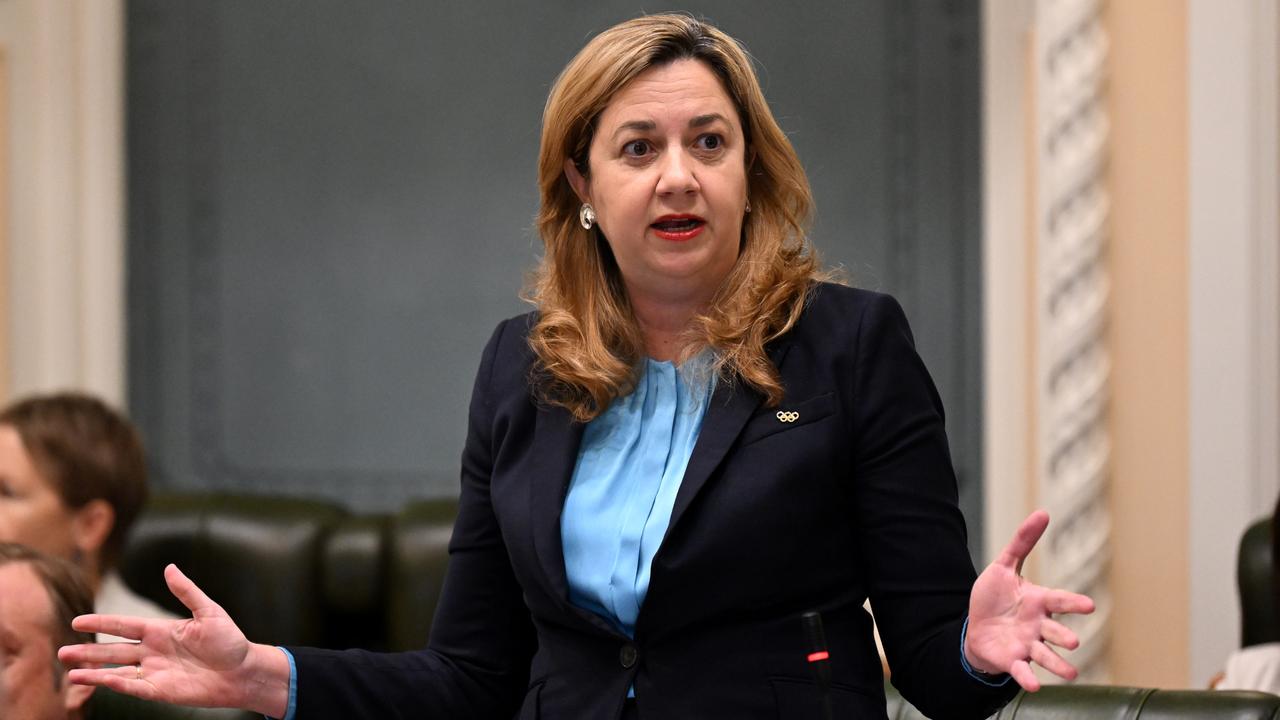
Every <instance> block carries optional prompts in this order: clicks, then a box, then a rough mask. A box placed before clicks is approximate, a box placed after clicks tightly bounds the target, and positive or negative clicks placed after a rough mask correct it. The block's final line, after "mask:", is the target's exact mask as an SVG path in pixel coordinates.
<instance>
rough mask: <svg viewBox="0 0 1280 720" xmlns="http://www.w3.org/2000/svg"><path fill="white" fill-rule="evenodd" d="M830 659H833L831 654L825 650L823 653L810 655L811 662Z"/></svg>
mask: <svg viewBox="0 0 1280 720" xmlns="http://www.w3.org/2000/svg"><path fill="white" fill-rule="evenodd" d="M829 657H831V653H829V652H827V651H826V650H823V651H822V652H815V653H809V662H818V661H819V660H826V659H827V658H829Z"/></svg>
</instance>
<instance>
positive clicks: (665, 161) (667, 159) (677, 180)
mask: <svg viewBox="0 0 1280 720" xmlns="http://www.w3.org/2000/svg"><path fill="white" fill-rule="evenodd" d="M658 162H659V163H660V166H659V169H658V170H659V175H658V187H657V191H658V194H659V195H674V194H679V193H684V194H691V193H695V192H697V191H698V190H699V185H698V178H697V176H696V175H695V174H694V161H693V158H690V157H689V155H688V154H687V153H685V152H684V151H683V150H682V149H680V150H671V151H668V152H665V153H663V154H662V157H661V159H659V161H658Z"/></svg>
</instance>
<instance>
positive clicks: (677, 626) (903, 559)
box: [294, 285, 1017, 720]
mask: <svg viewBox="0 0 1280 720" xmlns="http://www.w3.org/2000/svg"><path fill="white" fill-rule="evenodd" d="M531 321H532V316H523V317H518V318H514V319H512V320H508V321H506V322H504V323H502V324H501V325H500V326H499V327H498V328H497V330H496V331H495V332H494V334H493V337H492V339H491V340H490V341H489V344H488V346H487V347H486V348H485V351H484V358H483V360H482V361H481V364H480V371H479V374H478V377H477V379H476V385H475V391H474V395H473V398H472V402H471V411H470V425H469V432H468V436H467V443H466V449H465V451H464V452H463V457H462V492H461V498H460V506H459V513H458V519H457V523H456V525H455V527H454V532H453V539H452V541H451V544H450V561H449V570H448V576H447V579H446V582H445V586H444V591H443V596H442V598H441V601H440V606H439V610H438V613H437V615H436V619H435V622H434V624H433V630H432V636H431V639H430V644H429V647H428V648H427V649H425V650H423V651H420V652H416V653H407V654H400V655H376V654H371V653H365V652H362V651H346V652H334V651H319V650H307V649H297V650H295V651H294V654H295V657H296V659H297V670H298V674H297V678H298V703H299V704H298V707H299V718H300V720H310V718H315V717H343V718H345V717H415V718H417V717H422V718H495V719H497V718H502V719H504V720H505V719H506V718H512V717H518V718H544V719H545V718H554V719H559V718H591V719H594V718H617V717H618V716H619V714H620V710H621V706H622V702H623V699H624V697H625V696H626V694H627V689H628V688H629V687H631V686H633V685H634V687H635V693H636V697H637V699H638V704H639V710H640V715H641V717H644V718H662V719H679V718H734V719H739V718H761V719H763V718H769V719H770V720H774V719H778V718H781V719H784V720H796V719H797V718H809V717H812V718H818V717H821V716H820V714H819V706H818V700H817V697H818V695H817V690H816V689H815V687H814V685H813V682H812V675H811V669H810V667H809V665H808V663H807V662H806V654H807V651H808V650H807V646H806V643H805V640H804V634H803V631H802V626H801V622H800V619H799V618H800V615H801V614H802V613H804V612H805V611H808V610H818V611H820V612H821V613H822V617H823V620H824V623H825V626H826V638H827V641H828V646H829V648H830V653H831V661H830V663H831V673H832V690H831V692H832V700H833V705H834V707H835V709H836V716H837V717H842V718H846V717H847V718H853V717H857V718H877V717H879V718H883V717H884V716H885V703H884V696H883V684H882V674H881V667H880V661H879V658H878V656H877V653H876V649H875V645H874V643H873V642H872V635H871V620H870V618H868V616H867V614H866V613H865V611H864V610H863V609H862V603H863V600H864V599H866V598H868V597H870V598H871V603H872V607H873V609H874V611H875V613H876V618H877V621H878V622H879V626H880V632H881V636H882V638H883V641H884V645H885V649H886V651H887V653H888V658H889V663H890V665H891V667H892V668H893V682H894V684H895V685H896V686H897V687H898V688H899V690H901V692H902V694H903V695H904V696H905V697H906V698H907V699H908V700H910V701H911V702H912V703H914V704H915V705H916V706H917V707H918V708H920V709H921V710H923V711H924V712H925V713H927V714H929V715H932V716H933V717H936V718H944V717H956V718H960V717H969V718H979V717H986V716H987V715H988V714H989V713H990V712H992V711H993V710H994V709H995V708H998V707H999V706H1000V705H1002V704H1003V703H1004V702H1006V701H1007V700H1008V699H1009V698H1010V697H1011V696H1012V695H1013V693H1014V692H1015V691H1016V690H1017V686H1016V685H1015V684H1013V683H1009V684H1008V685H1007V686H1005V687H1004V688H1000V689H993V688H990V687H988V686H986V685H984V684H982V683H980V682H979V681H977V680H975V679H974V678H972V677H970V676H969V675H968V674H966V673H965V672H964V670H963V669H962V667H961V664H960V653H961V649H960V632H961V624H962V621H963V619H964V616H965V613H966V611H967V608H968V595H969V589H970V587H971V586H972V584H973V580H974V570H973V566H972V564H971V562H970V560H969V556H968V552H967V550H966V545H965V524H964V518H963V517H962V516H961V514H960V511H959V510H958V509H957V506H956V486H955V477H954V474H953V472H952V469H951V461H950V456H949V453H948V449H947V441H946V437H945V435H944V433H943V417H942V407H941V404H940V402H939V399H938V396H937V392H936V391H935V389H934V386H933V383H932V381H931V380H930V378H929V375H928V373H927V371H926V370H925V368H924V365H923V364H922V363H921V361H920V358H919V356H918V355H917V354H916V352H915V349H914V344H913V341H912V338H911V333H910V330H909V329H908V327H907V322H906V318H905V317H904V315H903V313H902V310H901V308H900V307H899V306H898V304H897V303H896V302H895V301H894V300H893V299H892V298H889V297H888V296H885V295H878V294H875V293H870V292H865V291H860V290H854V289H849V288H844V287H839V286H834V285H819V286H817V287H815V288H814V290H813V292H812V293H811V297H810V300H809V304H808V306H807V308H806V309H805V311H804V314H803V316H802V317H801V319H800V321H799V322H798V323H797V325H796V326H795V328H794V329H793V330H792V331H791V332H790V333H788V334H787V335H786V336H785V337H783V338H781V339H780V340H778V341H776V342H775V343H773V344H772V345H771V347H770V349H769V352H770V356H771V358H772V359H773V361H774V363H775V364H776V365H777V367H778V369H779V370H780V372H781V373H782V379H783V383H784V386H785V388H786V397H785V399H784V400H783V402H782V404H781V405H780V406H779V407H764V406H763V403H762V401H761V398H760V396H759V395H758V394H757V393H755V392H753V391H751V390H750V389H748V388H746V387H745V386H743V385H742V384H741V383H737V384H735V383H730V382H723V381H722V382H720V383H718V384H717V388H716V391H715V394H714V395H713V397H712V400H711V405H710V407H709V408H708V410H707V414H706V417H705V419H704V421H703V425H702V430H701V435H700V437H699V439H698V443H697V446H696V448H695V449H694V452H693V456H692V458H691V459H690V461H689V466H688V469H687V471H686V472H685V476H684V480H683V482H682V484H681V486H680V490H679V494H678V495H677V498H676V503H675V509H674V511H673V513H672V517H671V524H670V526H669V529H668V531H667V534H666V537H665V538H664V540H663V542H662V547H661V548H660V549H659V551H658V553H657V556H656V557H655V558H654V560H653V566H652V573H651V581H650V585H649V591H648V595H647V596H646V598H645V601H644V605H643V607H642V608H641V611H640V615H639V618H638V620H637V622H636V636H635V639H634V640H629V639H628V638H626V637H625V636H622V635H620V634H619V633H618V632H617V631H616V630H614V629H613V628H612V627H611V626H610V624H609V623H607V622H605V621H604V620H602V619H600V618H599V617H597V616H595V615H593V614H592V613H590V612H587V611H584V610H581V609H579V608H577V607H575V606H573V605H571V604H570V603H569V600H568V590H567V584H566V580H565V568H564V560H563V554H562V551H561V546H560V510H561V506H562V504H563V501H564V497H565V492H566V489H567V486H568V482H569V478H570V475H571V473H572V471H573V467H574V463H575V460H576V457H577V452H578V445H579V442H580V440H581V437H582V425H581V424H578V423H573V422H571V421H570V419H569V416H568V414H567V413H566V412H565V411H563V410H562V409H559V408H551V407H546V406H540V405H539V404H538V403H537V402H535V400H534V399H533V398H532V396H531V395H530V390H529V377H530V372H531V368H532V363H533V356H532V353H531V351H530V349H529V347H528V344H527V342H526V334H527V330H528V327H529V323H530V322H531ZM779 412H790V413H796V414H797V416H796V419H795V420H794V421H792V422H783V421H782V420H780V419H779V417H778V414H779Z"/></svg>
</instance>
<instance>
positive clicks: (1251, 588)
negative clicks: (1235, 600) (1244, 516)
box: [1236, 517, 1280, 647]
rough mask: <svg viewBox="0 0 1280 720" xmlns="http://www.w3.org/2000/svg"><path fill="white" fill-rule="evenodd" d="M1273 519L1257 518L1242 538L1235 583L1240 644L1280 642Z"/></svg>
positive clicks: (1279, 614) (1279, 609) (1246, 645)
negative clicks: (1273, 558)
mask: <svg viewBox="0 0 1280 720" xmlns="http://www.w3.org/2000/svg"><path fill="white" fill-rule="evenodd" d="M1271 554H1272V538H1271V518H1270V517H1265V518H1262V519H1261V520H1258V521H1256V522H1255V523H1253V524H1252V525H1250V526H1249V528H1248V529H1247V530H1245V532H1244V535H1243V536H1241V538H1240V551H1239V554H1238V555H1237V557H1236V584H1237V586H1238V588H1239V592H1240V647H1249V646H1250V645H1261V644H1262V643H1268V642H1278V641H1280V608H1277V607H1276V586H1275V582H1276V578H1275V569H1274V568H1275V566H1274V564H1273V560H1272V557H1271Z"/></svg>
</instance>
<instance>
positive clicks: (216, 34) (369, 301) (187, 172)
mask: <svg viewBox="0 0 1280 720" xmlns="http://www.w3.org/2000/svg"><path fill="white" fill-rule="evenodd" d="M689 9H690V10H692V11H693V12H695V13H698V14H703V15H705V16H707V17H708V18H710V19H711V20H713V21H714V22H716V23H717V24H719V25H720V26H721V27H723V28H724V29H725V30H727V31H728V32H729V33H731V34H733V35H735V36H737V37H738V38H740V39H741V40H743V41H744V42H745V43H746V45H747V46H748V48H749V50H750V51H751V52H752V54H753V55H754V56H755V58H756V59H757V61H758V62H759V65H760V69H761V74H762V80H763V82H764V84H765V88H766V92H767V94H768V96H769V99H770V102H771V103H772V105H773V108H774V110H775V113H776V114H777V115H778V117H779V119H780V121H781V123H782V125H783V127H784V128H785V129H786V130H787V131H788V133H789V134H790V136H791V138H792V140H793V142H794V143H795V145H796V147H797V149H798V151H799V152H800V155H801V157H802V159H803V160H804V162H805V165H806V167H807V168H808V170H809V172H810V179H811V181H812V183H813V186H814V190H815V194H816V198H817V208H818V216H817V221H816V224H815V227H814V233H813V235H814V239H815V242H816V243H817V245H818V247H819V248H820V249H821V251H822V252H823V256H824V258H825V259H826V260H827V261H828V262H829V263H832V264H837V265H841V266H843V267H844V269H845V271H846V274H847V276H848V278H849V280H850V281H852V282H853V283H854V284H856V285H861V286H864V287H871V288H875V289H880V290H885V291H889V292H892V293H894V294H896V295H897V296H898V297H899V298H900V299H901V300H902V301H903V304H904V305H905V306H906V308H907V311H908V314H909V316H910V317H911V320H912V323H913V325H914V327H915V330H916V336H917V340H918V342H919V345H920V348H921V352H922V353H923V354H924V356H925V359H926V361H927V362H928V363H929V366H930V368H931V369H932V371H933V373H934V375H935V378H936V379H937V381H938V385H939V388H940V390H941V392H942V395H943V399H944V402H945V403H946V405H947V408H948V418H949V421H948V429H949V432H950V435H951V439H952V445H953V448H952V450H953V455H954V456H955V459H956V463H957V468H958V471H959V473H960V477H961V488H962V505H963V507H964V509H965V512H966V515H967V516H968V518H969V520H970V524H971V535H972V537H973V539H974V542H975V543H976V541H977V540H978V539H979V538H980V537H981V534H980V532H979V529H980V522H981V518H980V509H981V502H980V498H979V495H978V492H979V487H978V478H979V476H980V450H981V446H980V438H981V433H980V430H981V409H980V398H981V387H980V354H979V352H980V341H981V336H980V333H981V328H980V327H979V319H980V305H979V300H980V295H979V282H978V281H979V267H980V266H979V256H978V249H979V227H978V222H979V219H978V211H979V198H978V195H977V193H978V187H979V168H978V159H979V153H978V146H977V142H978V107H979V98H978V86H977V79H978V77H979V65H978V62H979V60H978V57H979V56H978V49H979V43H978V14H977V3H976V2H939V1H933V0H930V1H925V0H918V1H907V0H862V1H859V2H843V1H838V0H827V1H825V2H806V3H797V4H796V5H794V6H792V5H789V4H785V3H777V2H762V1H758V0H756V1H747V2H730V1H729V0H720V1H717V2H701V3H693V4H692V5H691V6H690V7H689ZM637 12H638V8H637V7H636V6H635V5H634V4H632V3H630V2H619V1H617V0H609V1H607V2H592V3H576V2H550V3H541V4H536V5H535V4H524V3H492V2H470V3H447V4H445V3H433V4H420V3H392V2H375V3H350V2H338V1H336V0H309V1H308V2H270V3H263V2H256V1H254V2H250V1H247V0H237V1H224V2H216V3H214V2H193V1H176V0H132V1H131V2H130V3H129V8H128V33H129V37H128V88H129V90H128V92H129V99H128V113H129V120H128V132H129V151H128V158H129V170H128V172H129V183H130V200H129V222H130V227H129V273H130V277H129V310H130V338H129V352H130V355H129V378H130V391H129V397H130V405H131V410H132V412H133V413H134V415H135V417H136V418H137V420H138V422H139V423H140V424H141V426H142V427H143V429H144V431H145V433H146V435H147V439H148V441H149V444H150V448H151V456H152V461H153V466H154V468H155V474H156V476H157V481H158V482H160V483H163V484H166V485H170V486H176V487H183V486H201V487H222V488H228V489H250V490H258V491H263V492H285V493H307V494H318V495H323V496H327V497H334V498H338V499H341V500H344V501H345V502H347V503H348V504H350V505H352V506H353V507H356V508H361V509H381V508H388V507H392V506H395V505H397V504H399V503H401V502H403V501H404V500H405V499H407V498H409V497H414V496H423V495H444V494H450V493H453V492H455V491H456V490H455V488H456V482H457V480H456V475H457V457H458V452H459V450H460V448H461V445H462V435H463V431H464V425H465V412H466V404H467V395H468V393H469V391H470V384H471V378H472V374H473V373H474V368H475V364H476V362H477V359H478V355H479V352H480V349H481V347H482V345H483V343H484V341H485V339H486V338H487V336H488V334H489V332H490V330H491V329H492V327H493V325H494V323H496V322H497V321H498V320H500V319H501V318H503V317H505V316H508V315H511V314H513V313H516V312H520V311H522V309H523V306H522V304H521V303H520V302H519V301H518V299H517V297H516V293H517V290H518V288H519V287H520V285H521V282H522V278H523V275H524V273H525V272H526V271H527V270H528V269H529V268H530V267H532V265H533V263H534V262H535V260H536V257H537V253H538V252H539V243H538V242H537V239H536V237H535V236H534V234H533V232H532V218H533V214H534V212H535V210H536V202H537V196H536V188H535V180H536V178H535V162H536V155H537V145H538V129H539V123H540V115H541V110H542V103H543V101H544V100H545V97H546V93H547V90H548V88H549V87H550V84H551V82H552V81H553V79H554V78H555V76H556V74H557V73H558V72H559V70H560V68H561V67H562V66H563V65H564V63H565V62H566V61H567V60H568V59H569V58H570V57H571V56H572V55H573V53H574V52H576V50H577V49H578V48H579V47H580V46H581V45H582V43H583V42H585V40H586V39H587V38H588V37H590V35H591V34H593V33H594V32H596V31H598V30H600V29H603V28H605V27H607V26H609V25H610V24H612V23H614V22H616V21H618V20H621V19H624V18H627V17H631V16H634V15H635V14H636V13H637Z"/></svg>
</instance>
